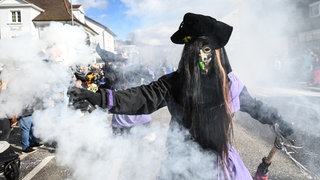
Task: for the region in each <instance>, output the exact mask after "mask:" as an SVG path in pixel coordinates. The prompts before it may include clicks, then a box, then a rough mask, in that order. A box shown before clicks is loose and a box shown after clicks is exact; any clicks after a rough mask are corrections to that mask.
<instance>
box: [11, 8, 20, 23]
mask: <svg viewBox="0 0 320 180" xmlns="http://www.w3.org/2000/svg"><path fill="white" fill-rule="evenodd" d="M11 15H12V22H13V23H19V22H21V12H20V11H11Z"/></svg>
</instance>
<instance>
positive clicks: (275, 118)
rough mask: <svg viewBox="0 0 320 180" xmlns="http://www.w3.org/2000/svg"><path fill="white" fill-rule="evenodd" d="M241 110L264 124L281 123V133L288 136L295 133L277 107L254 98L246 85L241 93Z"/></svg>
mask: <svg viewBox="0 0 320 180" xmlns="http://www.w3.org/2000/svg"><path fill="white" fill-rule="evenodd" d="M240 111H243V112H246V113H248V114H249V115H250V116H251V117H252V118H254V119H256V120H258V121H260V122H261V123H262V124H270V125H273V124H275V123H277V124H278V125H279V129H280V133H281V134H282V135H283V136H284V137H287V136H289V135H291V134H292V133H293V129H292V126H291V124H289V123H287V122H286V121H284V120H283V119H282V117H281V116H280V114H279V113H278V111H277V109H276V108H274V107H271V106H267V105H266V104H264V103H263V102H262V101H260V100H257V99H255V98H253V97H252V96H251V95H250V94H249V92H248V90H247V88H246V87H244V88H243V89H242V91H241V93H240Z"/></svg>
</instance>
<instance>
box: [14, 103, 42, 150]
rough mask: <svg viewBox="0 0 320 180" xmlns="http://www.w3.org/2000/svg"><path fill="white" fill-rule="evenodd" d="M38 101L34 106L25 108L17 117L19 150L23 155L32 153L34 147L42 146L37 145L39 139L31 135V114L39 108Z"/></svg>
mask: <svg viewBox="0 0 320 180" xmlns="http://www.w3.org/2000/svg"><path fill="white" fill-rule="evenodd" d="M39 106H40V104H39V101H36V103H35V105H29V106H27V107H26V108H25V109H24V110H23V112H22V113H21V114H20V116H19V122H18V123H19V127H20V132H21V148H22V152H24V153H31V152H34V151H35V150H36V149H34V148H35V147H41V146H42V145H43V144H41V143H39V139H38V138H36V137H35V136H34V134H33V120H32V119H33V118H32V114H33V112H34V110H35V108H39Z"/></svg>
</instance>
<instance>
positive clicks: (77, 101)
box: [67, 87, 103, 112]
mask: <svg viewBox="0 0 320 180" xmlns="http://www.w3.org/2000/svg"><path fill="white" fill-rule="evenodd" d="M67 94H68V96H69V103H70V104H71V105H73V107H74V108H76V109H81V111H89V112H91V111H92V110H93V109H95V108H94V106H96V105H97V106H100V107H102V105H103V104H102V103H103V100H102V98H103V97H102V95H101V93H100V92H97V93H94V92H92V91H89V90H87V89H84V88H76V87H72V88H70V89H69V90H68V93H67Z"/></svg>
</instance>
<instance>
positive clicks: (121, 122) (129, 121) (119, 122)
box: [112, 114, 151, 128]
mask: <svg viewBox="0 0 320 180" xmlns="http://www.w3.org/2000/svg"><path fill="white" fill-rule="evenodd" d="M150 121H151V115H148V114H142V115H124V114H114V115H113V116H112V126H113V127H119V128H122V127H132V126H136V125H139V124H144V123H147V122H150Z"/></svg>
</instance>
